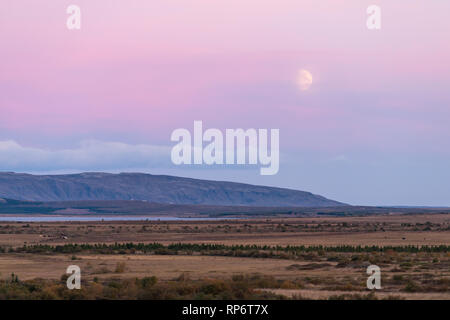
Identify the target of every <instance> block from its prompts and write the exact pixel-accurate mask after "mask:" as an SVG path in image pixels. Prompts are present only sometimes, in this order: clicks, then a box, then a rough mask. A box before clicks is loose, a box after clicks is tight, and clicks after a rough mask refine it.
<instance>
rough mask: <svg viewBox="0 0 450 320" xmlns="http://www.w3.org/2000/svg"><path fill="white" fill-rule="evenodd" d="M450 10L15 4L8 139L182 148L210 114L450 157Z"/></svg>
mask: <svg viewBox="0 0 450 320" xmlns="http://www.w3.org/2000/svg"><path fill="white" fill-rule="evenodd" d="M70 4H76V5H78V6H80V7H81V10H82V28H81V30H79V31H69V30H67V28H66V19H67V16H68V15H67V14H66V8H67V6H68V5H70ZM371 4H378V5H379V6H380V7H381V9H382V29H381V30H379V31H369V30H368V29H367V28H366V18H367V15H366V12H365V11H366V8H367V7H368V6H369V5H371ZM449 12H450V2H448V1H437V0H432V1H425V0H417V1H413V2H412V1H410V0H396V1H392V0H376V1H361V0H311V1H300V0H292V1H291V0H277V1H275V0H272V1H262V0H258V1H256V0H245V1H242V0H227V1H222V0H216V1H211V0H187V1H179V0H154V1H145V0H131V1H112V0H108V1H106V0H70V1H54V0H40V1H31V0H28V1H24V0H2V2H1V3H0V43H1V50H0V111H1V113H2V116H1V117H0V141H2V140H3V141H6V140H8V141H9V140H10V141H15V142H17V143H18V144H19V145H21V146H24V147H30V148H31V147H36V148H56V149H58V148H60V149H61V148H72V147H74V146H75V145H77V143H78V142H79V141H82V140H92V139H94V140H101V141H106V142H107V141H116V142H124V143H128V144H148V145H160V146H169V145H170V140H169V137H170V133H171V132H172V131H173V130H174V129H176V128H179V127H186V128H191V127H192V124H193V121H194V120H203V123H204V125H205V126H207V127H217V128H221V129H225V128H236V127H242V128H249V127H257V128H279V129H280V132H281V139H282V140H281V146H282V148H283V150H282V152H284V153H285V154H287V155H288V156H293V155H294V154H297V153H302V152H308V151H313V152H319V153H327V154H329V155H341V154H347V153H353V154H355V153H356V154H360V155H364V154H366V152H367V150H370V151H371V152H375V155H380V157H381V156H383V157H384V156H385V155H386V154H389V153H392V152H394V153H396V154H397V156H398V157H405V158H408V157H410V155H411V154H420V155H425V154H428V155H429V154H431V155H432V156H435V157H442V156H445V157H449V150H450V148H449V147H450V145H449V141H450V125H449V124H450V93H449V92H450V88H449V87H450V58H449V57H450V41H448V40H449V34H450V20H449V19H448V13H449ZM299 69H307V70H309V71H310V72H311V73H312V74H313V78H314V83H313V85H312V87H311V89H310V90H309V91H307V92H301V91H300V90H299V88H298V86H297V85H296V75H297V72H298V70H299ZM293 157H294V156H293ZM0 164H1V163H0ZM125 167H126V166H125ZM1 169H2V168H0V170H1ZM5 169H8V168H5ZM26 169H27V168H26V167H24V169H23V170H25V171H26ZM55 169H58V170H60V169H64V168H55ZM29 170H30V171H32V168H31V167H30V169H29ZM49 170H51V168H49ZM317 170H318V171H320V170H319V169H318V168H317ZM389 170H391V171H394V169H393V167H391V168H390V169H389ZM285 181H286V183H285V185H293V182H291V181H289V180H283V179H281V178H280V180H279V181H278V180H277V181H276V182H272V181H268V183H273V184H275V183H279V184H283V183H284V182H285ZM299 187H302V185H299ZM312 187H313V188H316V189H320V187H318V186H316V185H314V186H312ZM318 191H321V190H318ZM328 192H329V193H331V194H333V192H334V191H328ZM333 195H334V194H333ZM338 200H342V201H348V200H347V199H338Z"/></svg>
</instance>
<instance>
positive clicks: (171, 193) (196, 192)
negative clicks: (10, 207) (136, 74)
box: [0, 172, 346, 207]
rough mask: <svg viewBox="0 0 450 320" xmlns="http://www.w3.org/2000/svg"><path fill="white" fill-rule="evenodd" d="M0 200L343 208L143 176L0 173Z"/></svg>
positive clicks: (298, 194)
mask: <svg viewBox="0 0 450 320" xmlns="http://www.w3.org/2000/svg"><path fill="white" fill-rule="evenodd" d="M0 198H9V199H16V200H27V201H44V202H46V201H78V200H145V201H149V202H157V203H168V204H195V205H232V206H268V207H277V206H278V207H282V206H299V207H301V206H304V207H331V206H344V205H346V204H344V203H341V202H338V201H334V200H330V199H327V198H325V197H323V196H320V195H316V194H313V193H311V192H306V191H300V190H293V189H287V188H278V187H269V186H260V185H252V184H246V183H238V182H229V181H214V180H201V179H195V178H184V177H176V176H169V175H152V174H148V173H138V172H132V173H105V172H82V173H76V174H58V175H33V174H28V173H14V172H0Z"/></svg>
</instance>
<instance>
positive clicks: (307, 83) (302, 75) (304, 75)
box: [297, 69, 313, 91]
mask: <svg viewBox="0 0 450 320" xmlns="http://www.w3.org/2000/svg"><path fill="white" fill-rule="evenodd" d="M312 83H313V76H312V74H311V72H309V71H308V70H305V69H301V70H300V71H299V72H298V76H297V84H298V86H299V88H300V90H301V91H307V90H308V89H309V88H310V87H311V85H312Z"/></svg>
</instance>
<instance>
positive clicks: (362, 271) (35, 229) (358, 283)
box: [0, 214, 450, 300]
mask: <svg viewBox="0 0 450 320" xmlns="http://www.w3.org/2000/svg"><path fill="white" fill-rule="evenodd" d="M115 242H134V243H138V242H142V243H153V242H159V243H162V244H170V243H176V242H181V243H220V244H228V245H231V244H249V245H252V244H257V245H271V246H273V245H280V246H286V245H307V246H309V245H323V246H337V245H342V244H348V245H355V246H356V245H363V246H364V245H378V246H405V245H419V246H420V245H440V244H442V245H449V244H450V214H433V215H384V216H368V217H318V218H311V217H309V218H292V219H259V220H245V221H244V220H239V221H214V222H211V221H208V222H205V221H202V222H198V221H197V222H194V221H192V222H191V221H190V222H184V221H183V222H180V221H176V222H162V221H156V222H154V221H152V222H150V221H141V222H66V223H47V222H45V223H44V222H42V223H16V222H14V223H11V222H10V223H7V222H2V223H0V246H1V247H3V248H17V247H21V246H23V245H32V244H48V245H57V244H64V243H80V244H81V243H115ZM6 252H8V251H7V250H6ZM373 262H375V264H377V265H379V266H380V268H381V270H382V287H383V289H382V290H379V291H377V292H376V295H377V297H379V298H388V297H390V296H391V297H392V296H395V298H396V299H449V300H450V291H449V283H450V253H449V252H433V253H428V252H427V253H425V252H419V253H408V252H401V253H397V252H376V253H334V252H326V253H314V254H311V255H310V256H308V255H305V256H303V257H302V258H295V259H292V258H290V257H285V258H282V259H280V258H254V257H236V256H214V255H207V254H202V253H198V252H193V253H192V252H191V253H186V254H185V253H183V252H181V253H179V254H177V255H158V254H96V253H89V252H81V253H76V254H59V253H52V254H35V253H2V254H0V277H1V278H2V279H8V278H9V277H10V275H11V273H14V274H15V275H17V276H18V277H19V279H21V280H31V279H36V278H42V279H46V280H59V279H60V278H61V276H62V275H63V274H64V273H65V270H66V268H67V266H68V265H71V264H76V265H79V266H80V268H81V270H82V276H83V281H85V282H90V281H93V280H94V279H95V280H96V281H98V280H99V279H100V280H102V279H112V278H115V279H131V278H143V277H149V276H156V277H157V278H158V280H159V281H161V282H170V281H173V280H174V279H177V278H179V277H180V275H182V276H183V277H187V278H188V279H190V280H192V281H196V280H200V279H216V280H226V279H230V278H231V277H233V276H236V275H255V274H257V275H262V276H267V277H271V278H273V279H277V280H279V281H282V283H281V284H280V285H279V286H277V287H276V288H264V289H261V290H265V291H270V292H273V293H276V294H279V295H283V296H286V297H294V298H310V299H327V298H330V297H336V296H338V297H339V296H341V297H343V296H345V295H351V294H368V293H369V291H368V290H367V289H366V285H365V281H366V279H367V274H366V267H367V265H369V264H371V263H372V264H373ZM119 264H120V265H121V266H122V268H121V270H117V269H118V265H119Z"/></svg>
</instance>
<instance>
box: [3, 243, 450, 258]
mask: <svg viewBox="0 0 450 320" xmlns="http://www.w3.org/2000/svg"><path fill="white" fill-rule="evenodd" d="M449 249H450V246H448V245H436V246H413V245H407V246H351V245H341V246H322V245H319V246H303V245H302V246H267V245H264V246H258V245H223V244H192V243H174V244H169V245H163V244H161V243H146V244H144V243H114V244H65V245H55V246H51V245H45V244H38V245H24V246H23V247H17V248H5V247H0V252H3V253H6V252H10V253H14V252H16V253H40V254H51V253H67V254H74V253H81V252H85V253H96V254H139V253H142V254H166V255H177V254H193V253H200V254H205V255H227V256H228V255H231V256H255V257H271V256H273V255H276V253H287V254H289V255H296V254H302V253H312V252H323V253H326V252H331V253H332V252H335V253H372V252H390V251H391V252H407V253H418V252H428V253H433V252H444V253H446V252H449Z"/></svg>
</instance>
